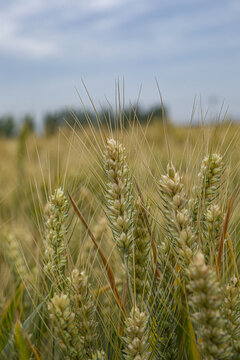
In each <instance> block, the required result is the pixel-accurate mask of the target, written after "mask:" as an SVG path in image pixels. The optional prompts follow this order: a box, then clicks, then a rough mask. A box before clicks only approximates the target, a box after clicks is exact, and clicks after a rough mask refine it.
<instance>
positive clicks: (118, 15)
mask: <svg viewBox="0 0 240 360" xmlns="http://www.w3.org/2000/svg"><path fill="white" fill-rule="evenodd" d="M239 20H240V1H239V0H225V1H224V0H199V1H198V0H50V1H49V0H24V1H21V0H8V1H5V0H0V24H1V26H0V116H1V115H4V114H7V113H8V114H13V115H14V116H16V117H17V118H18V119H20V118H21V117H22V116H23V115H24V114H25V113H30V114H32V115H33V116H35V117H36V118H37V120H38V122H40V121H41V119H42V117H43V116H44V114H45V113H46V112H47V111H55V110H59V109H65V108H67V109H73V108H80V107H81V102H80V100H79V95H78V92H79V94H80V96H81V97H82V99H83V102H84V104H85V105H86V106H87V107H89V106H90V102H89V99H88V97H87V94H86V91H85V88H84V86H83V83H82V81H84V83H85V84H86V87H87V89H88V92H89V93H90V95H91V97H92V99H93V101H94V103H95V105H96V106H97V107H98V106H100V104H101V105H103V106H104V105H105V104H106V98H107V99H108V101H109V102H110V103H112V104H114V101H115V100H114V99H115V84H116V82H118V81H119V83H120V88H121V89H122V88H124V98H125V103H126V104H128V103H130V102H131V103H132V104H134V103H136V101H137V98H138V96H139V92H140V89H141V93H140V104H142V106H143V107H145V108H148V107H150V106H153V105H158V104H159V103H160V100H159V93H158V89H157V85H156V80H157V82H158V85H159V88H160V91H161V94H162V97H163V102H164V103H165V105H166V106H167V108H168V110H169V115H170V117H171V118H172V120H173V121H174V122H176V123H182V122H189V120H190V117H191V113H192V108H193V104H194V99H196V103H197V104H198V106H197V110H196V115H195V117H196V118H198V116H199V113H200V111H202V112H203V113H205V112H208V117H209V118H210V117H214V116H215V115H217V114H218V113H219V111H220V109H221V107H222V106H223V113H224V112H225V111H227V113H228V115H229V116H233V117H234V118H236V119H240V21H239ZM123 83H124V84H123Z"/></svg>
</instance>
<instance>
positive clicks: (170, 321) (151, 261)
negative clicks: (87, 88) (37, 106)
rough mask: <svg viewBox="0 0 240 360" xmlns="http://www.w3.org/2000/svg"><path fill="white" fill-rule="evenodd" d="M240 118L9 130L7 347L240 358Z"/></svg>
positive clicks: (2, 169) (1, 308) (32, 354)
mask: <svg viewBox="0 0 240 360" xmlns="http://www.w3.org/2000/svg"><path fill="white" fill-rule="evenodd" d="M239 131H240V126H239V125H238V124H230V123H223V124H218V125H216V126H213V125H212V126H210V125H209V126H204V125H202V126H198V127H192V128H191V127H188V126H185V127H183V126H181V127H180V126H179V127H178V126H174V125H171V124H167V125H166V126H163V124H162V123H160V122H158V121H154V122H152V123H151V124H149V125H148V126H146V125H143V126H140V125H138V124H137V123H136V124H134V125H128V126H127V127H126V129H123V126H122V127H120V129H117V130H112V129H110V128H107V127H105V128H101V129H100V130H99V129H96V128H93V127H91V125H89V126H88V127H84V128H79V127H78V126H76V127H75V128H74V129H70V128H69V129H67V128H62V129H60V130H59V132H58V133H57V134H55V135H53V136H49V137H43V136H42V137H41V136H36V135H33V134H29V135H27V136H25V137H24V138H21V137H19V138H18V139H12V140H6V139H1V141H0V154H1V156H0V173H1V177H0V205H1V206H0V224H1V226H0V241H1V246H0V276H1V288H0V316H1V318H0V319H1V320H0V321H1V322H0V359H7V358H8V359H51V360H55V359H86V360H87V359H93V360H103V359H105V360H106V359H113V360H115V359H119V360H120V359H125V360H133V359H134V360H146V359H149V360H150V359H169V360H170V359H173V360H175V359H176V360H177V359H179V360H184V359H185V360H187V359H189V360H195V359H198V360H199V359H202V360H205V359H206V360H214V359H228V360H235V359H236V360H237V359H240V291H239V289H240V284H239V271H240V258H239V252H240V222H239V220H240V215H239V214H240V201H239V200H240V195H239V182H240V155H239V154H240V153H239V151H240V136H239Z"/></svg>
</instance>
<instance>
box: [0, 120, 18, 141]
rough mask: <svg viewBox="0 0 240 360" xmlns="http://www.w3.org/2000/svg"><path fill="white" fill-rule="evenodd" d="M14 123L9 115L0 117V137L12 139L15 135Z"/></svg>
mask: <svg viewBox="0 0 240 360" xmlns="http://www.w3.org/2000/svg"><path fill="white" fill-rule="evenodd" d="M16 132H17V129H16V123H15V120H14V118H13V116H11V115H6V116H2V117H1V118H0V135H2V136H6V137H13V136H15V135H16Z"/></svg>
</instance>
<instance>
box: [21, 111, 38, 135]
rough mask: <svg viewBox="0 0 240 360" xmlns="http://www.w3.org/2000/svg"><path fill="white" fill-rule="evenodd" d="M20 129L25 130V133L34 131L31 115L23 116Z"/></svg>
mask: <svg viewBox="0 0 240 360" xmlns="http://www.w3.org/2000/svg"><path fill="white" fill-rule="evenodd" d="M22 127H23V128H25V129H26V130H25V131H28V132H34V131H35V121H34V118H33V116H32V115H29V114H27V115H25V116H24V118H23V119H22Z"/></svg>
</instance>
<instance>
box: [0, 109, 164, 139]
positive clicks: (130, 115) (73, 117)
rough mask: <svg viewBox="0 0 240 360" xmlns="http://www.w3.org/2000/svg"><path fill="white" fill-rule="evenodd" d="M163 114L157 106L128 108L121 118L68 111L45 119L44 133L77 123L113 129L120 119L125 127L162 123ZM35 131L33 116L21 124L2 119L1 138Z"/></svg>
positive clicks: (105, 112) (111, 113)
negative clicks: (89, 123) (106, 126)
mask: <svg viewBox="0 0 240 360" xmlns="http://www.w3.org/2000/svg"><path fill="white" fill-rule="evenodd" d="M162 110H164V111H162ZM163 113H164V115H165V117H166V118H167V110H166V108H165V107H164V109H162V108H161V106H155V107H152V108H150V109H148V110H143V109H142V108H141V107H138V108H132V109H130V108H127V109H125V110H124V113H123V112H122V113H121V116H119V114H118V116H116V115H114V111H112V110H106V109H102V110H101V111H98V114H97V116H96V114H95V113H94V112H93V111H89V110H86V111H85V112H84V111H81V110H75V111H72V112H69V111H68V110H62V111H56V112H49V113H47V114H46V115H45V116H44V118H43V125H44V133H45V134H46V135H52V134H54V133H55V132H56V131H57V130H58V128H59V127H61V126H71V127H73V126H75V125H76V124H77V123H78V124H80V126H85V125H87V123H88V122H89V121H91V123H92V124H95V125H96V126H97V124H98V122H101V123H102V124H103V125H110V126H112V127H113V128H114V127H116V126H117V125H119V123H120V118H121V120H123V121H124V124H125V126H127V125H128V123H133V122H134V121H135V122H140V123H146V122H148V121H150V120H151V119H153V118H157V119H158V120H159V121H161V120H162V116H163ZM77 126H78V125H77ZM35 130H36V128H35V120H34V118H33V116H31V115H26V116H25V117H24V118H23V119H22V120H21V122H20V123H19V122H17V121H16V120H15V119H14V117H13V116H12V115H5V116H2V117H0V136H2V137H9V138H11V137H15V136H20V137H21V136H23V134H25V133H30V132H34V131H35Z"/></svg>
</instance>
